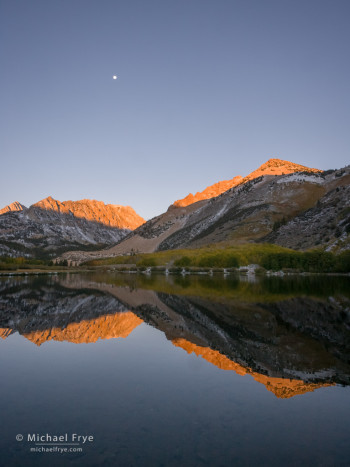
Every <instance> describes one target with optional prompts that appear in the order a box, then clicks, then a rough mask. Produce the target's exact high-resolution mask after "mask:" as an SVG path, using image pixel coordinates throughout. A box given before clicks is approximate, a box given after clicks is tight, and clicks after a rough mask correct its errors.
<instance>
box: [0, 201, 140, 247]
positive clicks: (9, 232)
mask: <svg viewBox="0 0 350 467" xmlns="http://www.w3.org/2000/svg"><path fill="white" fill-rule="evenodd" d="M142 223H144V219H142V217H140V216H139V215H138V214H136V212H135V211H134V210H133V209H132V208H131V207H129V206H118V205H113V204H107V205H105V204H104V203H103V202H101V201H95V200H87V199H85V200H81V201H64V202H60V201H58V200H55V199H53V198H52V197H48V198H46V199H44V200H41V201H39V202H38V203H36V204H33V205H32V206H30V207H29V208H26V207H25V206H23V205H21V204H20V203H18V202H16V203H13V204H12V205H10V206H7V207H6V208H4V209H3V210H2V214H1V215H0V255H1V254H5V255H16V256H18V255H23V254H24V255H29V256H32V255H34V256H35V255H40V256H43V255H46V256H57V254H60V253H61V252H62V251H65V250H67V249H68V250H70V249H72V248H73V249H76V248H80V249H81V247H82V246H83V247H86V248H95V249H96V248H101V247H106V246H108V245H113V244H115V243H117V242H118V241H120V240H121V239H122V238H123V237H125V236H126V235H127V234H128V233H130V231H131V230H132V229H135V228H136V227H138V226H140V225H141V224H142Z"/></svg>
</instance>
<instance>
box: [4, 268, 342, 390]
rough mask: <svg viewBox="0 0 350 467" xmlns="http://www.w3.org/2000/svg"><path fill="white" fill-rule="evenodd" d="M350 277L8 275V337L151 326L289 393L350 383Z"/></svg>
mask: <svg viewBox="0 0 350 467" xmlns="http://www.w3.org/2000/svg"><path fill="white" fill-rule="evenodd" d="M348 286H349V278H347V277H337V278H336V277H325V278H322V277H293V278H283V279H281V278H262V279H260V280H257V281H256V282H254V281H253V282H248V281H244V280H240V279H239V278H238V277H229V278H226V279H223V278H222V276H220V277H212V278H211V277H198V276H196V277H188V276H186V277H181V276H171V277H164V276H161V275H157V276H150V277H149V276H145V275H143V276H131V275H107V274H100V275H96V274H94V275H88V274H86V275H79V276H77V275H73V276H69V275H67V276H63V277H53V276H46V277H29V276H28V277H26V278H21V277H7V278H2V279H1V281H0V291H1V295H0V337H2V338H3V339H6V338H8V337H9V336H10V335H11V334H12V333H15V332H18V333H19V334H20V335H22V336H23V337H25V338H26V339H29V340H30V341H32V342H33V343H35V344H36V345H38V346H40V345H42V344H43V343H45V342H46V341H50V340H55V341H68V342H73V343H76V344H81V343H93V342H96V341H97V340H98V339H110V338H120V337H122V338H126V337H127V336H128V335H129V334H130V333H131V332H132V331H133V330H134V329H135V328H136V327H137V326H139V324H141V323H142V322H145V323H147V324H148V325H151V326H153V327H155V328H157V329H158V330H160V331H162V332H163V333H164V335H165V336H166V338H167V339H168V340H169V341H171V342H172V344H173V345H174V346H176V347H178V348H181V349H183V350H185V351H186V352H187V353H194V354H196V355H198V356H200V357H202V358H203V359H205V360H206V361H208V362H210V363H211V364H213V365H215V366H216V367H218V368H220V369H222V370H228V371H234V372H236V373H237V374H239V375H247V374H248V375H251V376H252V377H253V378H254V380H255V381H257V382H259V383H261V384H263V385H264V386H265V387H266V388H267V389H268V390H269V391H271V392H273V393H274V394H275V395H276V396H277V397H279V398H288V397H292V396H294V395H297V394H304V393H306V392H309V391H313V390H315V389H317V388H319V387H323V386H330V385H334V384H343V385H349V383H350V339H349V337H350V317H349V305H350V298H349V287H348Z"/></svg>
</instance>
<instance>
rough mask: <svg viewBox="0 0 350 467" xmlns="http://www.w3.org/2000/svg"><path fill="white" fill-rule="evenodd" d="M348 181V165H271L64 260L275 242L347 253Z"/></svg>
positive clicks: (190, 198) (177, 203)
mask: <svg viewBox="0 0 350 467" xmlns="http://www.w3.org/2000/svg"><path fill="white" fill-rule="evenodd" d="M349 182H350V166H348V167H345V168H343V169H340V170H328V171H326V172H322V171H321V170H318V169H311V168H308V167H305V166H302V165H299V164H293V163H292V162H288V161H283V160H280V159H270V160H268V161H267V162H266V163H265V164H263V165H262V166H260V167H259V168H258V169H257V170H255V171H254V172H252V173H251V174H249V175H248V176H247V177H245V178H242V179H241V178H239V177H234V178H233V179H232V180H229V181H225V182H220V183H217V184H215V185H212V186H211V187H208V188H207V189H205V190H204V191H203V192H201V193H197V194H196V195H195V196H193V195H188V196H187V197H186V198H184V199H183V200H179V201H175V203H174V204H172V205H171V206H170V207H169V209H168V210H167V212H165V213H163V214H161V215H160V216H157V217H154V218H153V219H151V220H149V221H148V222H146V223H145V224H143V225H141V226H140V227H138V228H137V229H136V230H134V231H133V232H131V233H130V234H129V235H128V236H126V237H125V238H124V239H123V240H121V241H120V242H119V243H118V244H117V245H115V246H114V247H112V248H110V249H107V250H105V251H103V252H94V253H92V252H91V253H79V252H75V253H66V254H65V255H64V257H65V259H70V260H73V261H84V260H88V259H93V258H102V257H111V256H116V255H120V254H127V253H130V252H141V253H147V252H154V251H159V250H168V249H176V248H195V247H200V246H207V245H209V244H213V243H220V242H221V243H223V244H224V245H229V244H231V245H232V244H237V243H243V242H270V243H276V244H279V245H281V246H287V247H292V248H295V249H300V250H303V249H308V248H311V247H317V246H324V247H326V248H328V249H338V250H344V249H347V248H349V245H350V242H349V231H350V183H349ZM230 185H232V186H231V187H230V188H228V189H227V190H226V191H224V192H221V190H225V189H226V188H227V187H229V186H230ZM217 193H219V194H218V195H217Z"/></svg>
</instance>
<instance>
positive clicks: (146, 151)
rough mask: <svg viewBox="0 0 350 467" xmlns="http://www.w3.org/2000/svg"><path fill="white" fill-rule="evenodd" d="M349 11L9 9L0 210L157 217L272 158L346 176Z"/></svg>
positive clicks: (227, 3)
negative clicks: (46, 205)
mask: <svg viewBox="0 0 350 467" xmlns="http://www.w3.org/2000/svg"><path fill="white" fill-rule="evenodd" d="M349 14H350V2H349V1H348V0H344V1H343V0H327V1H326V0H315V1H314V0H176V1H174V0H159V1H156V0H147V1H145V0H93V1H92V0H59V1H58V0H56V1H47V0H31V1H28V0H0V63H1V71H0V84H1V91H0V92H1V110H0V127H1V138H0V154H1V165H0V173H1V178H0V208H1V207H3V206H5V205H7V204H9V203H11V202H13V201H19V202H21V203H22V204H24V205H26V206H29V205H31V204H33V203H35V202H37V201H39V200H41V199H43V198H46V197H47V196H49V195H50V196H52V197H54V198H56V199H59V200H60V201H65V200H69V199H71V200H79V199H84V198H90V199H97V200H101V201H104V202H105V203H112V204H121V205H129V206H132V207H133V208H134V209H135V210H136V212H137V213H138V214H140V215H141V216H142V217H144V218H145V219H150V218H152V217H153V216H155V215H158V214H160V213H162V212H164V211H165V210H166V209H167V208H168V206H169V205H170V204H171V203H172V202H173V201H175V200H177V199H180V198H183V197H184V196H186V195H187V194H188V193H190V192H192V193H195V192H197V191H202V190H203V189H204V188H205V187H206V186H208V185H211V184H213V183H216V182H218V181H220V180H228V179H231V178H233V177H234V176H236V175H242V176H245V175H247V174H248V173H250V172H252V171H253V170H255V169H256V168H258V167H259V166H260V165H261V164H263V163H264V162H265V161H266V160H268V159H269V158H271V157H273V158H280V159H285V160H289V161H292V162H295V163H299V164H303V165H307V166H310V167H316V168H320V169H329V168H340V167H343V166H345V165H347V164H349V163H350V157H349V148H350V131H349V130H350V93H349V87H350V61H349V49H348V48H349V44H350V28H349V24H348V19H349ZM114 74H116V75H117V76H118V79H117V80H113V75H114Z"/></svg>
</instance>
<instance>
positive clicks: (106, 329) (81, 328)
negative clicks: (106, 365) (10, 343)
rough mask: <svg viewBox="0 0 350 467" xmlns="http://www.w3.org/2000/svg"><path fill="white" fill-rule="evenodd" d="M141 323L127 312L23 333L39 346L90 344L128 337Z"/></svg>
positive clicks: (140, 320) (139, 319)
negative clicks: (49, 342)
mask: <svg viewBox="0 0 350 467" xmlns="http://www.w3.org/2000/svg"><path fill="white" fill-rule="evenodd" d="M141 323H143V321H142V319H141V318H139V317H138V316H136V315H135V314H134V313H132V312H131V311H126V312H122V313H115V314H114V315H105V316H101V317H99V318H95V319H91V320H85V321H81V322H79V323H69V324H68V325H67V326H66V327H65V328H64V329H61V328H50V329H45V330H43V331H33V332H29V333H23V334H22V335H23V337H25V338H27V339H28V340H30V341H31V342H33V343H34V344H36V345H38V346H40V345H41V344H43V343H44V342H46V341H50V340H54V341H60V342H62V341H67V342H72V343H74V344H89V343H93V342H97V341H98V339H115V338H119V337H122V338H125V337H128V335H129V334H131V332H132V331H133V330H134V329H136V328H137V326H139V325H140V324H141ZM5 338H6V336H5Z"/></svg>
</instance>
